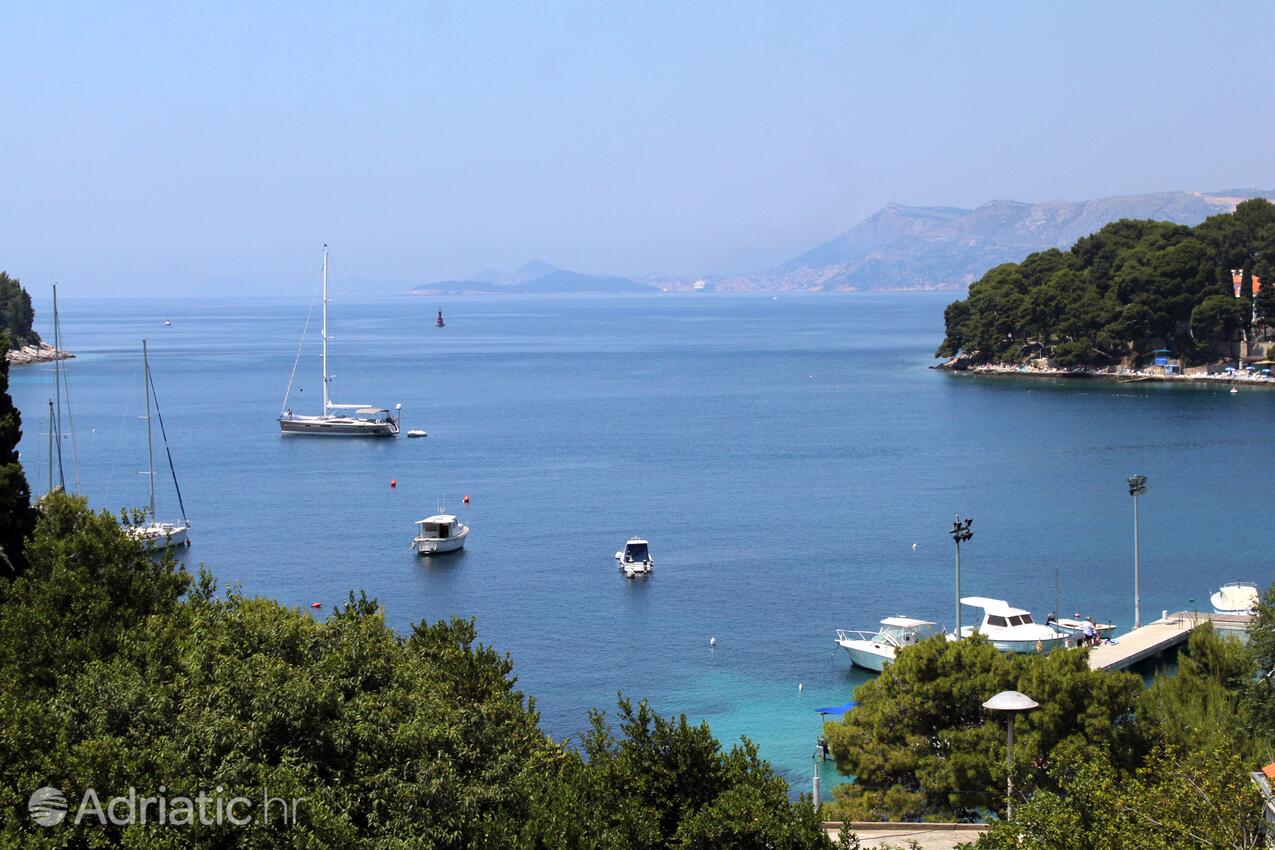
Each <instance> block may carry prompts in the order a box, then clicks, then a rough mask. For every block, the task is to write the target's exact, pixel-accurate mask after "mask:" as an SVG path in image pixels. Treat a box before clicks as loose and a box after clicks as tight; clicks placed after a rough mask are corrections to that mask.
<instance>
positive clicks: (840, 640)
mask: <svg viewBox="0 0 1275 850" xmlns="http://www.w3.org/2000/svg"><path fill="white" fill-rule="evenodd" d="M941 634H943V627H942V626H940V625H939V624H938V623H933V622H931V621H929V620H914V619H912V618H911V617H903V616H898V617H886V618H885V619H884V620H882V621H881V628H880V629H879V630H877V631H876V632H862V631H847V630H846V629H837V646H839V647H841V648H842V649H844V650H845V651H846V653H847V654H848V655H849V656H850V660H851V661H852V662H853V663H854V664H857V665H858V666H860V667H862V668H864V669H865V670H875V671H876V672H878V673H880V672H881V671H882V669H884V668H885V665H886V664H888V663H890V662H891V661H893V660H894V654H895V652H897V651H898V650H900V649H902V648H904V647H905V646H912V645H913V644H916V643H919V642H921V641H923V640H925V639H926V638H928V637H931V636H933V635H941Z"/></svg>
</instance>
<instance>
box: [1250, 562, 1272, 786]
mask: <svg viewBox="0 0 1275 850" xmlns="http://www.w3.org/2000/svg"><path fill="white" fill-rule="evenodd" d="M1248 649H1249V652H1250V654H1251V656H1252V659H1253V665H1254V667H1255V672H1256V677H1255V678H1254V680H1253V681H1252V682H1250V683H1249V684H1248V686H1247V688H1246V690H1245V695H1244V696H1245V706H1246V708H1247V712H1248V717H1249V718H1250V719H1251V721H1252V724H1253V733H1254V735H1255V736H1256V737H1257V739H1258V745H1259V746H1264V751H1263V752H1262V757H1263V759H1268V760H1270V761H1275V583H1272V584H1271V586H1270V587H1269V588H1268V589H1267V590H1266V593H1265V594H1263V596H1262V601H1261V603H1260V604H1259V605H1258V606H1257V613H1256V615H1255V616H1254V618H1253V622H1252V623H1250V624H1249V630H1248Z"/></svg>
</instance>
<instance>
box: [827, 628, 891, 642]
mask: <svg viewBox="0 0 1275 850" xmlns="http://www.w3.org/2000/svg"><path fill="white" fill-rule="evenodd" d="M879 637H882V634H881V632H865V631H860V630H858V629H837V640H839V641H840V640H870V641H875V640H876V639H877V638H879ZM890 642H891V643H894V641H890Z"/></svg>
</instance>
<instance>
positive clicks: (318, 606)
mask: <svg viewBox="0 0 1275 850" xmlns="http://www.w3.org/2000/svg"><path fill="white" fill-rule="evenodd" d="M310 607H311V608H322V607H323V603H322V602H311V603H310Z"/></svg>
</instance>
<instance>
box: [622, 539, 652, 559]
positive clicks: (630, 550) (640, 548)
mask: <svg viewBox="0 0 1275 850" xmlns="http://www.w3.org/2000/svg"><path fill="white" fill-rule="evenodd" d="M646 559H647V552H646V544H645V543H625V544H624V560H626V561H645V560H646Z"/></svg>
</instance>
